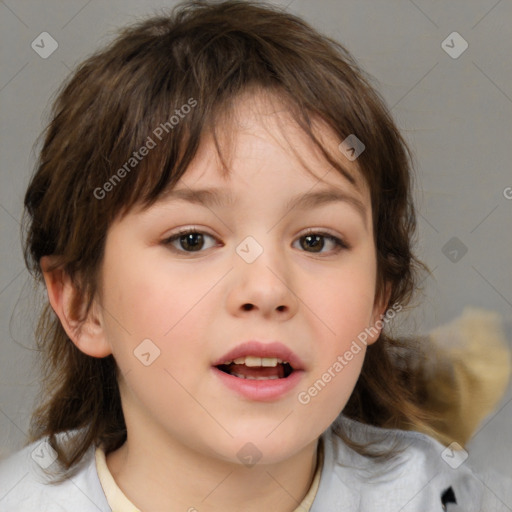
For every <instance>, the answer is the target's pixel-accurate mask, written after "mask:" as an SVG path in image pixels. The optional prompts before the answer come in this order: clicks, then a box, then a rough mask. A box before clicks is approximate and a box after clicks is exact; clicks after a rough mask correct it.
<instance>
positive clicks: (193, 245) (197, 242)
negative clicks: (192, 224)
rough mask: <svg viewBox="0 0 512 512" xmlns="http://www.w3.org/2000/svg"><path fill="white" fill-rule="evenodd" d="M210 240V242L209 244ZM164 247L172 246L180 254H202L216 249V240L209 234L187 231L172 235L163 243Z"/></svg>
mask: <svg viewBox="0 0 512 512" xmlns="http://www.w3.org/2000/svg"><path fill="white" fill-rule="evenodd" d="M208 239H209V240H210V242H209V243H208ZM163 244H164V245H167V246H170V247H171V248H172V250H173V251H175V252H179V253H182V254H183V253H191V252H201V251H203V250H204V249H209V248H210V247H214V246H215V245H216V244H215V238H214V237H213V236H212V235H208V234H207V233H201V232H199V231H195V230H190V229H189V230H185V231H180V232H179V233H176V234H175V235H172V236H171V237H169V238H167V239H166V240H164V241H163Z"/></svg>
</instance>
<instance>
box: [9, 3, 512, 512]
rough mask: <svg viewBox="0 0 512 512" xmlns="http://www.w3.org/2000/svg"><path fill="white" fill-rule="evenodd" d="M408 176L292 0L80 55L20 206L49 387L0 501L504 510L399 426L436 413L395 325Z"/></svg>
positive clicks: (123, 507) (407, 239)
mask: <svg viewBox="0 0 512 512" xmlns="http://www.w3.org/2000/svg"><path fill="white" fill-rule="evenodd" d="M410 179H411V177H410V175H409V158H408V151H407V148H406V145H405V143H404V141H403V139H402V137H401V136H400V134H399V132H398V131H397V128H396V127H395V125H394V123H393V121H392V120H391V118H390V116H389V114H388V113H387V111H386V109H385V107H384V106H383V103H382V101H381V100H380V98H379V96H378V95H377V94H376V93H375V92H374V91H373V90H372V89H371V87H370V85H369V83H368V81H367V80H366V79H365V78H364V76H363V74H362V72H361V71H360V70H359V69H358V68H357V66H356V64H355V63H354V61H353V60H352V58H351V57H350V55H349V54H348V53H347V52H346V51H345V50H344V49H343V48H342V47H341V46H340V45H338V44H337V43H335V42H333V41H331V40H329V39H327V38H325V37H322V36H320V35H319V34H318V33H317V32H315V31H314V30H313V29H312V28H310V27H309V26H308V25H307V24H305V23H304V22H302V21H301V20H299V19H297V18H295V17H293V16H291V15H289V14H287V13H283V12H280V11H279V10H277V9H275V8H271V7H266V6H263V5H261V4H259V3H249V2H238V1H228V2H223V3H207V2H192V3H189V4H185V5H183V6H181V7H180V8H179V9H178V10H177V11H176V12H174V13H173V14H172V15H170V16H162V17H156V18H151V19H149V20H147V21H145V22H143V23H140V24H139V25H136V26H133V27H130V28H127V29H126V30H125V31H124V32H123V33H122V34H121V35H120V36H119V38H118V39H117V40H116V41H114V42H113V43H112V44H111V45H110V46H109V47H108V48H106V49H104V50H102V51H101V52H99V53H97V54H96V55H94V56H92V57H91V58H89V59H88V60H87V61H85V62H84V63H83V64H82V65H81V66H80V67H79V69H78V70H77V71H76V72H75V73H74V74H73V76H72V77H71V79H70V80H69V82H68V83H67V84H66V85H65V86H64V88H63V89H62V92H61V93H60V95H59V97H58V99H57V101H56V103H55V106H54V111H53V118H52V121H51V123H50V125H49V127H48V130H47V133H46V138H45V141H44V146H43V148H42V151H41V156H40V160H39V164H38V168H37V170H36V173H35V175H34V177H33V179H32V181H31V183H30V185H29V187H28V190H27V194H26V198H25V206H26V211H27V213H28V225H27V238H26V259H27V264H28V266H29V268H30V269H31V270H32V271H33V272H34V274H35V275H36V277H38V278H44V282H45V284H46V288H47V291H48V299H49V304H50V305H51V308H50V307H47V309H46V310H45V311H44V313H43V315H42V317H41V323H40V326H39V330H38V340H39V342H40V345H41V350H42V353H43V354H44V357H45V360H44V362H45V379H44V386H45V388H44V395H43V396H44V400H43V402H42V403H41V405H40V407H39V408H38V410H37V411H36V412H35V413H34V416H33V422H32V438H31V441H32V444H30V445H29V446H27V447H26V448H25V449H24V450H22V451H21V452H19V453H18V454H15V455H14V456H12V457H11V458H9V459H7V460H5V461H4V462H3V463H2V465H1V466H0V507H1V509H2V510H5V511H14V510H16V511H29V510H30V511H34V510H38V511H39V510H48V511H49V510H52V511H53V510H59V511H63V510H65V511H68V510H69V511H71V510H72V511H81V512H82V511H83V512H85V511H93V510H94V511H96V510H102V511H107V510H113V511H116V512H124V511H136V510H144V511H145V512H154V511H163V510H166V511H173V512H174V511H189V512H192V511H200V512H209V511H239V510H244V511H249V512H252V511H260V510H270V511H272V512H281V511H282V512H291V511H301V512H303V511H308V510H310V511H312V512H329V511H363V510H364V511H380V512H382V511H392V512H398V511H404V512H405V511H426V510H428V511H429V512H434V511H438V510H439V511H441V510H449V511H456V510H461V511H462V510H464V511H465V512H468V511H473V510H474V511H476V510H486V511H491V510H492V511H494V510H510V508H507V506H506V505H508V507H512V503H511V502H508V503H507V504H506V505H505V504H504V503H503V500H504V498H503V497H502V496H497V495H495V494H494V493H493V492H491V491H489V490H488V488H487V486H486V485H484V484H483V482H482V481H481V480H480V479H479V477H477V476H476V475H475V474H474V473H473V472H472V471H471V470H470V469H469V467H468V464H467V463H464V457H463V455H464V453H462V452H458V451H457V450H455V449H454V447H453V446H452V447H450V448H448V449H445V447H443V446H442V445H441V444H439V443H438V442H437V441H435V440H434V439H433V437H430V436H428V435H425V434H423V433H419V432H407V431H405V430H399V429H397V428H396V427H399V426H402V427H403V426H404V425H405V426H407V425H410V426H412V425H415V426H417V425H428V422H429V421H430V420H431V419H432V418H431V417H430V416H428V415H426V414H425V413H422V411H421V409H420V408H419V407H417V405H416V402H415V397H414V396H413V395H412V394H411V393H410V392H409V391H408V388H407V382H406V380H405V379H403V378H402V377H401V374H400V372H399V371H398V368H397V366H396V364H394V363H393V361H394V359H393V350H395V349H397V348H399V343H398V341H396V340H393V339H392V338H391V337H390V336H389V334H388V333H387V332H385V331H387V329H385V325H386V323H387V322H388V321H389V320H391V319H392V318H393V317H394V316H396V315H397V314H398V313H399V311H400V310H401V309H403V308H404V307H405V305H406V304H407V302H408V300H409V298H410V296H411V294H412V292H413V290H414V287H415V275H416V273H417V270H418V269H419V268H420V263H419V262H418V261H417V260H416V259H415V257H414V256H413V254H412V252H411V244H412V237H413V234H414V229H415V217H414V208H413V205H412V202H411V184H410ZM425 428H427V427H425ZM427 430H428V429H427ZM432 435H435V431H433V430H432Z"/></svg>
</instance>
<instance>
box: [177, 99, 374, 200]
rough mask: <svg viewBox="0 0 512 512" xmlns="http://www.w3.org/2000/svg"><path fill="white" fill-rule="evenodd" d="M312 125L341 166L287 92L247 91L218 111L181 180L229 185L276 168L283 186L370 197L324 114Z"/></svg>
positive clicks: (275, 174)
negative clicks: (322, 187) (324, 187)
mask: <svg viewBox="0 0 512 512" xmlns="http://www.w3.org/2000/svg"><path fill="white" fill-rule="evenodd" d="M311 128H312V132H313V134H314V136H315V137H316V139H317V140H318V142H319V143H320V144H321V146H322V148H323V149H324V150H325V151H326V152H327V153H329V154H330V155H331V157H332V158H333V159H334V160H335V161H336V162H337V164H338V166H339V169H337V168H334V167H333V166H332V165H331V164H330V163H329V162H328V160H327V159H326V158H325V155H323V154H322V150H321V149H320V148H319V147H318V146H317V145H316V144H315V143H314V142H313V140H312V139H311V137H310V136H309V134H307V133H306V132H305V131H304V130H303V129H302V128H301V126H299V124H298V123H297V121H296V118H295V117H294V113H293V107H292V106H291V105H290V104H289V103H288V102H286V101H285V100H283V98H282V97H281V96H279V95H278V94H276V93H273V92H271V91H267V90H264V91H252V92H246V93H244V94H242V95H240V96H239V97H238V98H236V100H235V101H234V102H233V103H232V104H231V106H230V108H228V109H225V110H224V111H223V112H221V113H220V114H219V115H218V117H217V122H216V123H215V127H214V133H211V132H210V133H207V134H205V135H204V136H203V138H202V141H201V144H200V147H199V149H198V152H197V154H196V156H195V158H194V160H193V161H192V162H191V164H190V165H189V167H188V169H187V171H186V173H185V175H184V176H183V178H182V180H181V181H183V182H185V184H186V185H187V186H192V185H194V184H198V183H201V184H202V185H204V186H215V185H219V184H220V182H223V184H224V185H225V186H229V185H235V184H236V182H237V181H238V182H243V183H245V184H246V185H248V184H250V183H253V182H254V181H255V180H256V181H257V180H258V175H259V174H264V173H263V170H264V169H265V168H267V170H268V168H269V167H270V168H272V169H274V170H275V172H272V173H266V176H265V179H266V180H268V179H269V177H270V178H271V179H273V180H275V181H276V183H280V186H282V185H283V182H285V183H286V186H287V187H290V188H294V187H295V186H298V185H299V184H302V185H303V186H311V185H315V184H320V183H325V184H328V185H331V186H334V187H342V188H343V189H345V190H350V191H353V192H356V193H359V194H361V195H362V196H364V197H366V196H368V187H367V183H366V180H365V179H364V177H363V175H362V173H361V171H360V169H359V168H358V166H357V163H356V162H351V161H349V160H348V159H347V158H346V157H345V155H344V154H343V153H342V152H341V151H340V150H339V149H338V146H339V144H340V142H341V141H340V139H339V137H338V136H337V135H336V134H335V133H334V132H333V130H332V129H331V128H330V127H329V126H328V125H327V124H326V123H325V122H323V121H322V120H320V119H314V120H313V122H312V127H311ZM215 138H216V139H217V142H218V144H217V145H216V144H215ZM258 171H261V172H258Z"/></svg>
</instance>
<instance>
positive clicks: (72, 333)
mask: <svg viewBox="0 0 512 512" xmlns="http://www.w3.org/2000/svg"><path fill="white" fill-rule="evenodd" d="M52 263H53V259H52V258H51V256H43V257H42V258H41V260H40V265H41V269H42V271H43V277H44V281H45V284H46V290H47V292H48V299H49V301H50V304H51V306H52V309H53V311H55V314H56V315H57V316H58V317H59V320H60V323H61V324H62V327H63V328H64V330H65V331H66V333H67V335H68V336H69V338H70V339H71V341H72V342H73V343H74V344H75V345H76V346H77V348H78V349H79V350H81V351H82V352H83V353H84V354H87V355H89V356H92V357H106V356H108V355H109V354H111V353H112V350H111V348H110V344H109V343H108V342H107V339H106V336H105V332H104V329H103V324H102V316H101V310H100V306H99V304H98V303H97V302H96V300H95V301H93V303H92V305H91V308H90V310H89V312H88V313H87V315H86V317H85V318H83V315H82V314H81V313H82V312H83V311H84V310H85V304H84V303H80V307H79V308H78V309H79V312H78V318H74V315H76V314H77V311H74V309H76V307H73V306H74V302H75V301H76V300H77V294H78V290H77V289H76V287H75V286H74V284H73V282H72V280H71V278H70V277H69V275H68V274H67V273H66V272H65V271H64V270H63V269H62V268H52V266H51V265H52Z"/></svg>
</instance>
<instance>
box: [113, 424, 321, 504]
mask: <svg viewBox="0 0 512 512" xmlns="http://www.w3.org/2000/svg"><path fill="white" fill-rule="evenodd" d="M128 431H130V429H129V430H128ZM132 432H133V430H132ZM143 439H144V437H138V436H137V435H136V433H135V435H133V436H128V438H127V440H126V442H125V443H124V444H123V446H121V447H120V448H119V449H118V450H116V451H114V452H112V453H110V454H108V455H107V466H108V468H109V470H110V472H111V473H112V476H113V477H114V480H115V481H116V483H117V485H118V486H119V487H120V489H121V490H122V491H123V493H124V494H125V495H126V497H127V498H128V499H129V500H130V501H131V502H132V503H133V504H134V505H135V506H136V507H137V508H139V509H140V510H144V511H145V512H156V511H160V510H166V511H169V512H175V511H176V512H177V511H180V512H183V511H189V512H198V511H200V512H217V511H223V512H234V511H239V510H241V509H243V510H244V512H256V511H261V510H272V511H273V512H293V511H294V510H295V509H296V508H297V507H298V506H299V504H300V502H301V501H302V499H303V498H304V496H305V495H306V494H307V492H308V490H309V488H310V486H311V482H312V480H313V476H314V473H315V469H316V461H317V444H318V443H317V441H316V440H315V441H314V442H313V443H311V444H310V445H308V446H306V447H305V448H303V449H302V450H301V451H300V452H298V453H296V454H294V455H293V456H292V457H290V458H289V459H287V460H285V461H280V462H278V463H275V464H266V465H263V464H256V465H254V466H252V467H248V466H244V465H242V464H234V463H232V462H228V461H223V460H221V459H219V458H215V457H211V456H205V455H204V454H201V453H198V452H197V451H194V450H192V449H190V448H189V447H187V446H183V445H181V444H177V443H173V442H172V441H169V439H166V442H158V438H155V437H152V439H151V440H145V441H142V440H143ZM161 441H163V440H161Z"/></svg>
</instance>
